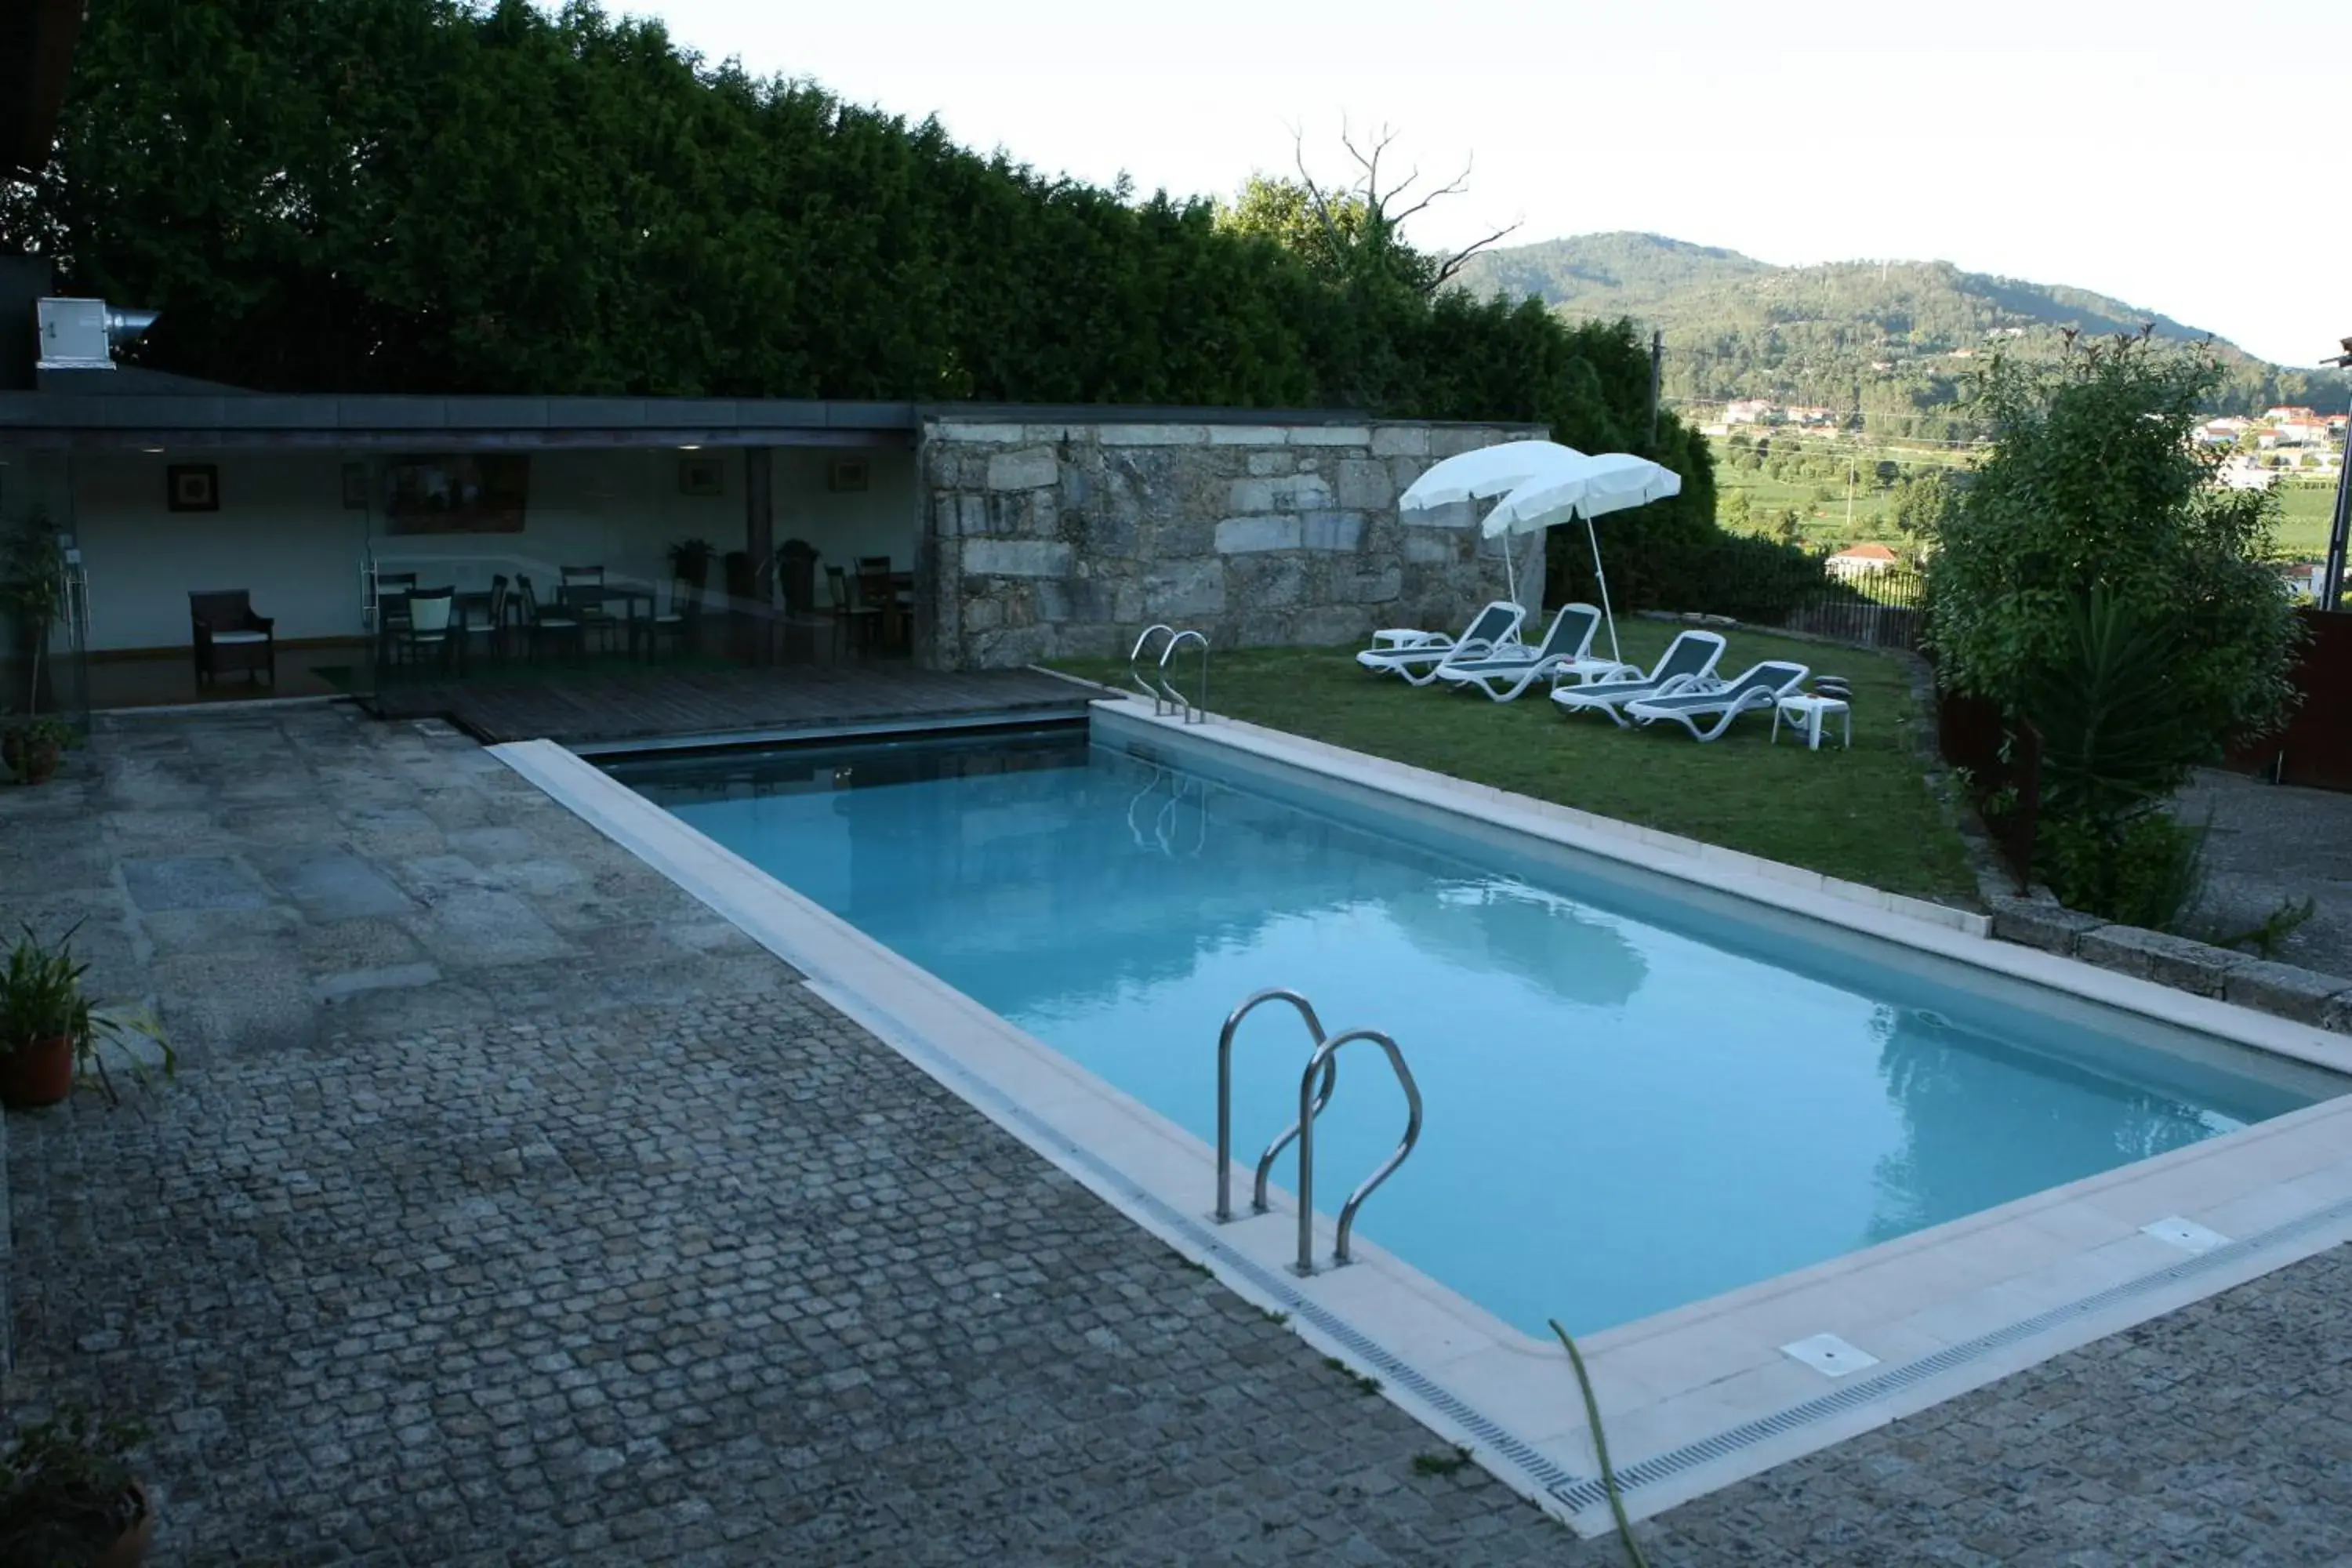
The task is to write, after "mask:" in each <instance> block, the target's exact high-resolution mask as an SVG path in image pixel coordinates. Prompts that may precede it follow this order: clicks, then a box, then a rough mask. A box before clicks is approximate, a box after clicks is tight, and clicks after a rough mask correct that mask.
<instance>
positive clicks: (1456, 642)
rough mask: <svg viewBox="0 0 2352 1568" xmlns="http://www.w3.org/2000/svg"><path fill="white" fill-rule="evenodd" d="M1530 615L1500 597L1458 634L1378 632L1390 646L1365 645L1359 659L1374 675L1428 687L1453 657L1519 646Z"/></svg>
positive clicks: (1477, 655)
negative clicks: (1524, 623)
mask: <svg viewBox="0 0 2352 1568" xmlns="http://www.w3.org/2000/svg"><path fill="white" fill-rule="evenodd" d="M1527 615H1528V613H1527V611H1525V610H1523V609H1521V608H1520V607H1519V606H1518V605H1514V604H1511V603H1510V602H1508V601H1507V600H1503V599H1497V600H1496V601H1495V602H1494V603H1493V604H1491V605H1487V606H1486V608H1485V609H1483V610H1481V611H1479V612H1478V614H1477V615H1476V616H1474V617H1472V619H1471V622H1470V625H1469V626H1467V627H1465V628H1464V630H1463V633H1462V635H1461V636H1460V637H1447V636H1446V635H1445V634H1444V633H1443V632H1401V631H1384V632H1381V633H1380V634H1379V635H1380V636H1381V637H1384V638H1387V639H1389V640H1388V645H1387V646H1386V647H1370V648H1366V649H1365V650H1364V651H1363V652H1361V653H1360V654H1358V655H1357V656H1356V662H1357V663H1358V664H1359V665H1361V666H1362V667H1363V668H1366V669H1369V670H1370V671H1371V672H1372V673H1373V674H1375V675H1401V676H1402V677H1404V678H1405V679H1407V680H1409V681H1411V682H1412V684H1413V685H1415V686H1426V685H1428V684H1429V683H1430V682H1431V681H1433V680H1434V679H1437V671H1438V668H1439V667H1440V666H1442V665H1444V663H1445V661H1446V660H1448V659H1450V658H1483V657H1485V656H1486V655H1488V654H1494V653H1500V652H1502V651H1504V650H1506V649H1508V648H1513V647H1517V646H1518V641H1519V623H1520V622H1522V621H1524V620H1525V619H1527ZM1408 638H1411V639H1416V640H1411V641H1408V640H1405V639H1408Z"/></svg>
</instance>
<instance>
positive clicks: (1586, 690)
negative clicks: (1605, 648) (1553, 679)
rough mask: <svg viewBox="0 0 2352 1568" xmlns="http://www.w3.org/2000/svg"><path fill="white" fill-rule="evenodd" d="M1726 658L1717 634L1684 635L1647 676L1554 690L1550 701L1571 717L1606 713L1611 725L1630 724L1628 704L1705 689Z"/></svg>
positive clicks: (1636, 673) (1638, 674) (1668, 647)
mask: <svg viewBox="0 0 2352 1568" xmlns="http://www.w3.org/2000/svg"><path fill="white" fill-rule="evenodd" d="M1722 657H1723V637H1722V636H1721V635H1720V634H1719V633H1716V632H1682V633H1679V634H1677V635H1676V636H1675V640H1674V641H1673V642H1671V643H1668V644H1667V645H1666V651H1665V652H1664V654H1662V655H1660V656H1659V658H1658V662H1657V663H1655V664H1654V665H1652V666H1651V667H1650V670H1649V673H1648V674H1646V675H1644V674H1643V672H1642V671H1641V670H1639V669H1635V670H1634V671H1633V673H1632V675H1631V677H1629V678H1625V679H1610V680H1601V681H1596V682H1594V683H1592V684H1591V685H1587V686H1561V687H1556V688H1554V689H1553V691H1552V694H1551V700H1553V701H1554V702H1557V703H1559V705H1560V707H1561V708H1562V709H1563V710H1566V711H1568V712H1570V713H1580V712H1591V713H1606V714H1608V715H1609V717H1610V719H1611V720H1612V721H1613V722H1615V723H1616V724H1618V725H1619V726H1621V727H1622V726H1624V725H1626V724H1627V722H1628V721H1627V720H1626V718H1625V714H1624V712H1623V709H1624V706H1625V704H1626V703H1628V702H1638V701H1641V700H1643V699H1644V698H1650V697H1664V696H1668V695H1670V694H1672V693H1674V692H1677V691H1690V690H1699V689H1705V688H1706V687H1707V686H1709V685H1711V684H1712V683H1713V682H1714V680H1715V679H1716V674H1715V662H1716V660H1717V659H1719V658H1722Z"/></svg>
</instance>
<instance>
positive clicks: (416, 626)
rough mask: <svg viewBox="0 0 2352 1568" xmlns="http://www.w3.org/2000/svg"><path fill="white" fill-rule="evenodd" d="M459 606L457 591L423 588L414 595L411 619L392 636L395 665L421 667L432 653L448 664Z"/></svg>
mask: <svg viewBox="0 0 2352 1568" xmlns="http://www.w3.org/2000/svg"><path fill="white" fill-rule="evenodd" d="M456 607H457V589H455V588H420V589H417V590H415V591H414V592H412V593H410V594H409V595H408V616H407V619H406V621H405V623H404V625H403V626H401V627H400V629H399V630H397V631H395V632H394V633H393V634H392V650H393V662H394V664H399V663H402V662H406V663H409V664H421V663H423V662H424V660H425V656H427V655H428V654H429V655H431V656H432V657H433V658H436V659H439V660H440V661H441V662H442V663H444V664H446V663H448V662H449V658H450V652H451V649H452V648H453V647H455V646H456V641H457V634H454V633H453V632H452V630H451V627H450V616H451V613H452V612H453V611H454V610H455V609H456Z"/></svg>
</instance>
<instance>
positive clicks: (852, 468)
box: [824, 458, 866, 490]
mask: <svg viewBox="0 0 2352 1568" xmlns="http://www.w3.org/2000/svg"><path fill="white" fill-rule="evenodd" d="M824 484H825V489H832V490H862V489H865V488H866V459H865V458H835V459H834V460H833V463H832V465H831V466H830V467H828V468H826V469H825V475H824Z"/></svg>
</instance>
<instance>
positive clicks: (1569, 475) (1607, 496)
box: [1432, 452, 1683, 660]
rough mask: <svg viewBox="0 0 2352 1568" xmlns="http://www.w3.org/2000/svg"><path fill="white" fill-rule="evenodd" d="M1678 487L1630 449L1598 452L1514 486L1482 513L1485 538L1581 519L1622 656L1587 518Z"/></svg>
mask: <svg viewBox="0 0 2352 1568" xmlns="http://www.w3.org/2000/svg"><path fill="white" fill-rule="evenodd" d="M1434 471H1435V470H1434V469H1433V470H1432V472H1434ZM1682 489H1683V481H1682V476H1681V475H1679V474H1677V473H1675V471H1674V470H1673V469H1671V468H1663V467H1661V466H1660V465H1658V464H1656V463H1654V462H1652V461H1650V459H1649V458H1637V457H1635V456H1633V454H1632V453H1631V452H1603V453H1601V454H1600V455H1599V456H1597V457H1591V458H1580V459H1579V460H1578V461H1576V462H1573V463H1564V464H1559V465H1555V466H1552V467H1549V468H1545V469H1543V470H1542V471H1541V472H1540V473H1538V474H1537V475H1536V476H1535V477H1534V478H1531V479H1528V481H1527V482H1526V483H1524V484H1521V485H1519V486H1518V487H1517V489H1513V490H1512V491H1511V492H1510V494H1508V495H1507V496H1505V497H1504V498H1503V500H1502V503H1501V504H1500V505H1498V506H1496V508H1495V510H1492V511H1490V512H1488V513H1487V514H1486V536H1487V537H1488V538H1490V539H1491V538H1494V537H1496V536H1497V535H1503V534H1513V533H1534V532H1536V531H1538V530H1539V529H1546V528H1551V527H1554V526H1556V525H1557V524H1559V523H1563V522H1570V521H1575V520H1576V519H1578V518H1582V519H1583V520H1584V535H1585V538H1586V539H1588V540H1589V541H1591V545H1592V574H1593V576H1594V577H1595V578H1597V579H1598V580H1599V581H1600V584H1601V614H1602V615H1603V616H1608V619H1609V656H1610V657H1611V658H1617V659H1621V660H1622V654H1620V653H1619V651H1618V647H1617V617H1616V616H1615V615H1614V614H1613V613H1612V612H1611V610H1610V608H1609V576H1608V574H1607V573H1605V572H1603V571H1602V570H1601V536H1600V535H1599V534H1598V533H1596V532H1595V531H1593V527H1592V520H1593V519H1594V518H1596V517H1601V516H1603V515H1605V514H1606V513H1609V512H1612V511H1622V510H1625V509H1626V508H1628V507H1636V506H1645V505H1647V504H1648V503H1650V502H1651V501H1654V500H1665V498H1666V497H1668V496H1674V495H1680V494H1681V493H1682Z"/></svg>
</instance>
